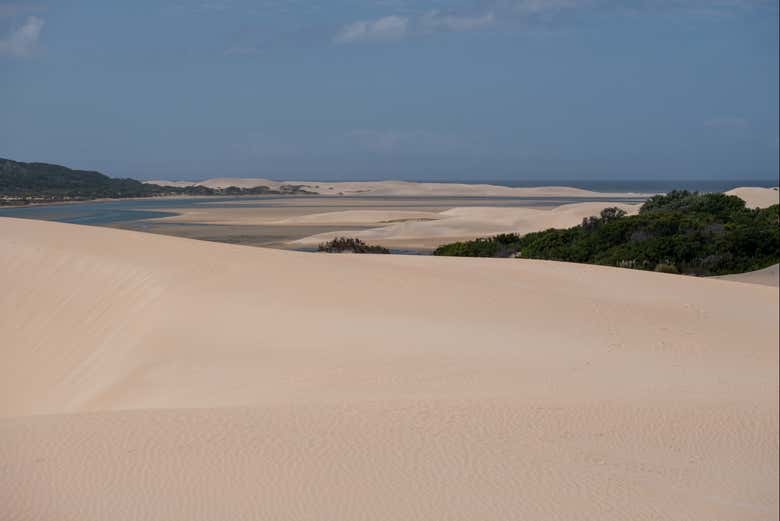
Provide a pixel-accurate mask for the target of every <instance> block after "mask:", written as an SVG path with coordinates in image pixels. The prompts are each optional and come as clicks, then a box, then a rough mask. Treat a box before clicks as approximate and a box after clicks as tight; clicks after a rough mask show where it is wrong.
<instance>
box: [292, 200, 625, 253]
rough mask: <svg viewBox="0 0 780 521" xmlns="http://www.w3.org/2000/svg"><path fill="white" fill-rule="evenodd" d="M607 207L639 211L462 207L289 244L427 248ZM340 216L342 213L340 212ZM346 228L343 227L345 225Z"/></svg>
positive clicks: (573, 219) (565, 224) (542, 225)
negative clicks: (340, 241) (413, 244)
mask: <svg viewBox="0 0 780 521" xmlns="http://www.w3.org/2000/svg"><path fill="white" fill-rule="evenodd" d="M608 206H617V207H619V208H621V209H623V210H625V211H626V213H627V214H629V215H633V214H636V213H637V212H638V211H639V207H640V205H638V204H624V203H613V202H598V203H592V202H589V203H574V204H565V205H561V206H558V207H554V208H552V209H549V208H546V209H539V208H527V207H526V208H524V207H509V208H501V207H462V208H460V207H459V208H452V209H450V210H446V211H444V212H440V213H432V214H430V215H431V216H433V217H435V219H434V218H429V219H427V220H419V219H418V220H405V221H403V222H398V223H389V224H386V225H384V226H381V227H378V228H372V229H369V230H359V231H336V232H328V233H320V234H317V235H313V236H310V237H305V238H303V239H298V240H296V241H293V243H294V244H302V245H313V244H319V243H321V242H324V241H328V240H331V239H333V238H334V237H338V236H343V235H349V236H350V237H356V238H359V239H362V240H364V241H380V242H381V241H388V240H389V241H395V242H399V241H406V240H410V239H418V240H424V241H425V242H424V243H425V244H428V245H430V246H431V247H435V246H438V245H440V244H442V243H444V242H447V241H448V240H454V239H458V238H469V239H473V238H475V237H485V236H490V235H496V234H498V233H520V234H526V233H531V232H537V231H541V230H546V229H548V228H569V227H571V226H576V225H578V224H580V223H581V222H582V219H583V218H585V217H590V216H592V215H598V214H599V212H601V210H603V209H604V208H606V207H608ZM340 213H343V212H340ZM345 224H346V223H345Z"/></svg>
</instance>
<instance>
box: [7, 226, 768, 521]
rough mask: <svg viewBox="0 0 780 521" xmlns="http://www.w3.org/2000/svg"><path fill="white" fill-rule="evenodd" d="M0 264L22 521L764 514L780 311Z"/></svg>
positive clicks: (185, 265) (298, 265) (490, 265)
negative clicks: (23, 520) (779, 314)
mask: <svg viewBox="0 0 780 521" xmlns="http://www.w3.org/2000/svg"><path fill="white" fill-rule="evenodd" d="M0 265H2V266H3V270H2V271H0V284H2V287H3V291H2V292H0V331H2V332H3V342H1V343H0V353H1V354H2V357H3V360H6V361H8V363H4V364H2V365H0V464H2V465H3V468H4V469H6V471H5V472H3V473H0V504H2V505H3V507H2V508H3V509H4V510H3V514H4V515H6V517H9V518H11V519H16V518H30V519H38V520H60V519H79V520H100V519H106V518H111V519H142V520H150V521H151V520H152V519H162V518H164V519H174V520H176V519H182V520H184V519H193V518H204V519H205V518H211V519H223V518H232V519H257V518H282V519H304V518H312V519H315V518H316V519H325V520H337V519H338V520H344V519H346V520H349V519H355V520H357V519H379V520H382V519H388V520H390V519H410V520H431V519H464V520H466V519H486V520H505V519H516V518H517V517H521V518H529V519H572V518H578V519H592V520H597V519H598V520H625V519H657V518H672V517H680V518H687V519H712V520H724V521H725V520H732V519H743V520H763V519H769V518H772V517H775V516H776V515H777V513H778V495H777V485H778V467H777V460H778V458H777V456H778V453H777V439H778V430H777V421H778V417H777V409H778V393H777V392H778V369H777V367H778V350H777V344H778V323H777V320H778V319H777V317H778V290H777V289H776V288H770V287H764V286H758V285H748V284H734V283H732V282H728V281H720V280H705V279H696V278H690V277H681V276H672V275H664V274H656V273H648V272H639V271H632V270H621V269H614V268H605V267H597V266H583V265H574V264H565V263H556V262H542V261H523V260H518V261H515V262H505V261H502V260H498V259H460V258H435V257H415V256H380V255H376V256H375V255H363V256H357V255H318V254H305V253H297V252H288V251H279V250H266V249H261V248H251V247H242V246H232V245H226V244H219V243H209V242H200V241H193V240H187V239H179V238H172V237H165V236H158V235H151V234H143V233H136V232H128V231H122V230H114V229H108V228H95V227H83V226H77V225H70V224H59V223H52V222H40V221H32V220H21V219H19V220H17V219H0ZM724 469H727V470H725V471H724ZM41 498H45V501H44V500H41ZM562 498H565V500H562Z"/></svg>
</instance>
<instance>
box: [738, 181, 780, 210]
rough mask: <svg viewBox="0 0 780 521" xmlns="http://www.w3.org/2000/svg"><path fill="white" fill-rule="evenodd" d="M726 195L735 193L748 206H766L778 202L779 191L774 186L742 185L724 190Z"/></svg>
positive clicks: (779, 202) (779, 197) (779, 198)
mask: <svg viewBox="0 0 780 521" xmlns="http://www.w3.org/2000/svg"><path fill="white" fill-rule="evenodd" d="M725 193H726V195H735V196H737V197H739V198H740V199H742V200H743V201H745V206H747V207H748V208H767V207H769V206H772V205H774V204H780V191H778V189H777V187H775V188H760V187H755V186H742V187H739V188H734V189H733V190H729V191H728V192H725Z"/></svg>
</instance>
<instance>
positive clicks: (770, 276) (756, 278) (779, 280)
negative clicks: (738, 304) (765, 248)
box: [713, 264, 780, 287]
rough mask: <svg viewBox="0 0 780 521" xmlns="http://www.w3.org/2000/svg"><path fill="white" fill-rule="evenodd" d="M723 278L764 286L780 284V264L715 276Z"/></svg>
mask: <svg viewBox="0 0 780 521" xmlns="http://www.w3.org/2000/svg"><path fill="white" fill-rule="evenodd" d="M713 278H716V279H721V280H731V281H734V282H746V283H748V284H762V285H764V286H775V287H778V286H780V265H778V264H774V265H772V266H769V267H768V268H764V269H763V270H756V271H750V272H748V273H737V274H735V275H723V276H721V277H713Z"/></svg>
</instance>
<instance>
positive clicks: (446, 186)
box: [146, 177, 648, 197]
mask: <svg viewBox="0 0 780 521" xmlns="http://www.w3.org/2000/svg"><path fill="white" fill-rule="evenodd" d="M146 182H147V183H154V184H158V185H164V186H179V187H185V186H205V187H208V188H227V187H229V186H237V187H239V188H254V187H256V186H268V187H270V188H274V189H276V188H279V186H281V185H305V186H306V190H307V191H310V192H314V193H319V194H323V195H371V196H416V197H426V196H429V197H431V196H434V197H438V196H442V197H443V196H452V197H463V196H465V197H469V196H470V197H599V196H601V197H610V196H621V197H632V196H637V197H639V196H643V195H648V194H639V193H603V192H593V191H590V190H582V189H580V188H572V187H569V186H535V187H522V188H516V187H514V188H513V187H509V186H499V185H487V184H464V183H418V182H413V181H345V182H336V183H331V182H325V181H272V180H270V179H263V178H245V177H234V178H216V179H206V180H205V181H164V180H154V181H146Z"/></svg>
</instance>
